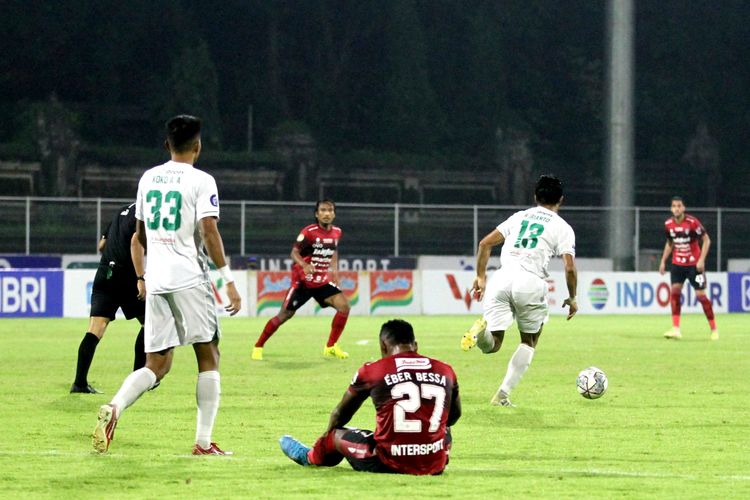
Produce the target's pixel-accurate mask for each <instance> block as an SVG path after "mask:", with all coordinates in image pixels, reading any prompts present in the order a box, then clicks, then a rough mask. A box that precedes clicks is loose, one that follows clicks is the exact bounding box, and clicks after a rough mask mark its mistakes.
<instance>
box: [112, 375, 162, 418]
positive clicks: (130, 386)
mask: <svg viewBox="0 0 750 500" xmlns="http://www.w3.org/2000/svg"><path fill="white" fill-rule="evenodd" d="M155 383H156V374H155V373H154V372H152V371H151V370H150V369H148V368H146V367H143V368H140V369H138V370H136V371H134V372H131V374H130V375H128V376H127V377H126V378H125V381H124V382H123V383H122V386H120V390H119V391H117V394H115V397H113V398H112V401H110V404H113V405H115V406H116V407H117V411H119V412H120V415H121V414H122V412H124V411H125V409H126V408H127V407H129V406H130V405H132V404H133V403H135V402H136V401H137V400H138V398H140V397H141V394H143V393H144V392H146V391H147V390H149V389H151V387H153V385H154V384H155ZM118 417H119V415H118Z"/></svg>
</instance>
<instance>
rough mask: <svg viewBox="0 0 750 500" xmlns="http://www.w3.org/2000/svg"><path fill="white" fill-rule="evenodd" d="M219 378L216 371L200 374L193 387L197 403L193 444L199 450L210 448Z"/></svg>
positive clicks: (219, 387) (216, 407)
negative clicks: (195, 444)
mask: <svg viewBox="0 0 750 500" xmlns="http://www.w3.org/2000/svg"><path fill="white" fill-rule="evenodd" d="M220 395H221V376H220V375H219V372H218V371H209V372H200V373H199V374H198V382H197V383H196V385H195V400H196V401H197V403H198V422H197V425H196V428H195V442H196V443H198V445H200V447H201V448H203V449H206V448H208V447H209V446H211V433H212V432H213V429H214V420H215V419H216V412H217V411H218V410H219V396H220Z"/></svg>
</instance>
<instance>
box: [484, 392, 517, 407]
mask: <svg viewBox="0 0 750 500" xmlns="http://www.w3.org/2000/svg"><path fill="white" fill-rule="evenodd" d="M490 404H491V405H492V406H505V407H506V408H515V407H516V405H514V404H513V403H511V402H510V399H508V396H506V395H505V394H503V393H502V392H499V391H498V392H497V393H495V395H494V396H492V399H491V400H490Z"/></svg>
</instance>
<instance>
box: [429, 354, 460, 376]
mask: <svg viewBox="0 0 750 500" xmlns="http://www.w3.org/2000/svg"><path fill="white" fill-rule="evenodd" d="M427 359H429V360H430V363H431V364H432V366H433V369H434V370H435V371H437V372H439V373H444V374H446V375H448V374H450V375H451V376H452V377H453V378H456V372H455V371H454V370H453V367H452V366H451V365H449V364H448V363H446V362H445V361H440V360H439V359H435V358H427Z"/></svg>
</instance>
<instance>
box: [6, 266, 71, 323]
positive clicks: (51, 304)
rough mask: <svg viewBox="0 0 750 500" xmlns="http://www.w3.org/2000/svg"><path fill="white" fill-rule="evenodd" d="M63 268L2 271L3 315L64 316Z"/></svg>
mask: <svg viewBox="0 0 750 500" xmlns="http://www.w3.org/2000/svg"><path fill="white" fill-rule="evenodd" d="M62 276H63V275H62V272H61V271H29V270H18V271H4V272H2V273H0V317H40V316H52V317H61V316H62V289H63V288H62V281H63V280H62Z"/></svg>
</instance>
